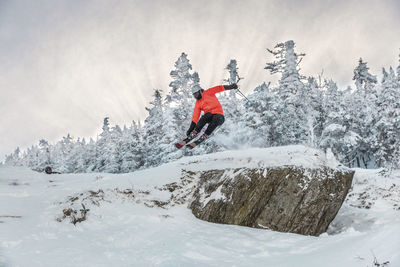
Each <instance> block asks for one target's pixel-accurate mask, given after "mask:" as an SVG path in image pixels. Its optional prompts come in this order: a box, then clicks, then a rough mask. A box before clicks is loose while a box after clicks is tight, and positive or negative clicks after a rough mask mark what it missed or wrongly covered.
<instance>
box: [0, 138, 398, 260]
mask: <svg viewBox="0 0 400 267" xmlns="http://www.w3.org/2000/svg"><path fill="white" fill-rule="evenodd" d="M289 164H290V166H289ZM323 166H328V167H330V168H332V169H337V168H339V169H341V168H342V167H341V166H339V164H338V163H337V162H336V161H335V160H334V159H333V158H331V157H330V154H329V153H328V154H325V153H323V152H322V151H320V150H315V149H311V148H307V147H303V146H289V147H277V148H270V149H247V150H238V151H225V152H221V153H215V154H207V155H203V156H196V157H186V158H182V159H180V160H178V161H176V162H172V163H168V164H164V165H162V166H159V167H157V168H152V169H147V170H141V171H137V172H134V173H127V174H109V173H90V174H87V173H86V174H54V175H47V174H45V173H37V172H33V171H31V170H28V169H26V168H19V167H6V166H2V167H0V266H71V265H74V266H111V265H112V266H232V265H236V266H265V265H268V266H307V267H309V266H357V267H358V266H359V267H365V266H367V265H368V266H369V265H372V263H373V261H374V257H375V256H376V258H377V259H378V261H379V262H381V263H382V262H386V261H390V265H391V266H398V265H399V263H400V257H399V254H398V251H399V250H400V247H399V243H398V240H399V233H400V231H399V227H398V225H399V223H400V221H399V216H398V213H399V209H398V203H399V201H400V191H399V188H400V182H399V181H400V173H397V174H396V175H397V176H389V177H385V176H382V175H381V174H380V172H379V171H377V170H358V169H357V170H356V174H355V176H354V181H353V187H352V189H351V190H350V193H349V194H348V197H347V198H346V201H345V202H344V204H343V206H342V208H341V209H340V211H339V213H338V214H337V216H336V218H335V219H334V221H333V222H332V223H331V225H330V227H329V229H328V231H327V232H326V233H324V234H321V235H319V237H314V236H305V235H298V234H291V233H281V232H277V231H271V230H262V229H255V228H250V227H241V226H236V225H223V224H214V223H208V222H205V221H202V220H199V219H197V218H195V216H193V215H192V212H191V211H190V209H188V204H189V203H191V201H192V192H194V191H195V190H196V185H197V184H198V183H199V182H200V176H201V174H202V173H203V172H207V171H209V170H219V171H225V170H226V169H232V170H233V169H235V168H250V169H253V168H276V167H288V168H289V167H298V168H305V169H306V168H311V169H318V168H323ZM344 170H346V169H344ZM221 189H222V188H221ZM217 192H218V191H216V193H215V194H213V195H212V196H210V198H214V199H218V198H219V197H223V194H222V192H221V195H218V194H217ZM74 223H75V224H74Z"/></svg>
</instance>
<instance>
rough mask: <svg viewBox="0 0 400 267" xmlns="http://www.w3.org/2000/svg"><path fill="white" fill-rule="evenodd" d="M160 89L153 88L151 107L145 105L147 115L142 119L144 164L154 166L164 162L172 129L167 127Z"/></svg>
mask: <svg viewBox="0 0 400 267" xmlns="http://www.w3.org/2000/svg"><path fill="white" fill-rule="evenodd" d="M161 93H162V91H161V90H154V94H153V97H154V99H153V101H152V102H150V104H151V107H146V110H147V111H148V113H149V115H148V116H147V118H146V120H145V121H144V129H143V132H144V136H145V137H146V138H145V140H144V145H145V152H146V156H145V157H146V162H145V166H146V167H149V166H156V165H159V164H161V163H162V162H164V160H165V159H164V157H165V153H166V148H167V146H169V145H170V143H171V141H172V140H170V139H172V138H171V137H170V134H169V132H170V131H173V129H169V128H168V124H166V122H168V120H167V119H166V115H165V113H164V108H163V102H162V95H161Z"/></svg>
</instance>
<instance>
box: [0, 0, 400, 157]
mask: <svg viewBox="0 0 400 267" xmlns="http://www.w3.org/2000/svg"><path fill="white" fill-rule="evenodd" d="M399 2H400V1H395V0H393V1H391V0H376V1H372V0H363V1H361V0H360V1H349V0H345V1H337V0H336V1H300V0H299V1H294V0H292V1H279V0H276V1H275V0H274V1H273V0H270V1H262V0H258V1H233V0H221V1H218V0H207V1H204V0H203V1H172V0H140V1H134V0H130V1H111V0H110V1H103V0H65V1H63V0H59V1H57V0H48V1H40V0H35V1H31V0H26V1H22V0H13V1H11V0H0V114H1V116H0V161H1V160H2V159H3V158H4V157H3V155H5V154H9V153H11V152H12V151H13V150H14V149H15V148H16V147H17V146H20V147H21V148H26V147H27V146H30V145H32V144H35V143H37V142H38V140H39V139H42V138H44V139H46V140H49V141H51V142H55V141H57V140H59V139H60V138H61V137H62V136H65V135H66V134H67V133H71V135H72V136H74V137H75V138H76V137H86V138H87V137H96V135H97V134H98V133H99V131H100V130H101V126H102V121H103V118H104V117H106V116H109V117H110V121H111V123H112V124H119V125H121V126H122V125H124V124H127V125H129V124H130V123H131V121H132V120H136V121H137V120H141V121H143V120H144V119H145V117H146V115H147V112H146V110H145V106H148V103H149V102H150V101H151V99H152V93H153V89H154V88H158V89H162V90H164V93H165V92H167V91H168V90H169V88H168V84H169V82H170V81H171V78H170V76H169V72H170V71H171V70H172V69H173V68H174V62H175V61H176V60H177V58H178V57H179V56H180V54H181V53H182V52H186V53H187V54H188V58H189V60H190V62H191V64H192V66H193V69H194V70H195V71H197V72H198V73H199V75H200V83H201V85H202V86H203V87H210V86H213V85H217V84H221V82H222V80H223V79H224V78H226V76H227V74H226V71H225V70H224V68H225V67H226V65H227V64H228V63H229V60H230V59H232V58H234V59H237V61H238V67H239V74H240V75H241V76H243V77H244V78H245V79H244V80H243V81H241V86H242V90H243V91H244V92H245V93H250V92H251V91H252V90H253V89H254V88H255V87H256V86H257V85H259V84H261V83H262V82H264V81H267V82H268V81H273V82H274V81H276V80H277V78H278V77H275V76H270V75H269V73H267V71H266V70H264V67H265V63H266V62H268V61H270V60H271V57H270V56H269V55H268V54H267V52H266V48H273V46H274V45H275V44H276V43H278V42H284V41H287V40H290V39H292V40H294V41H295V42H296V44H297V48H296V49H297V51H298V52H304V53H306V54H307V55H306V57H305V58H304V59H303V61H302V64H301V69H302V70H301V71H302V73H303V74H304V75H307V76H308V75H317V74H318V73H320V72H321V70H324V76H325V77H326V78H332V79H333V80H335V81H337V82H338V84H339V85H340V87H345V86H347V85H353V81H352V80H351V79H352V77H353V76H352V75H353V69H354V67H355V66H356V65H357V61H358V59H359V58H360V57H362V58H363V59H364V60H365V61H367V62H368V65H369V67H370V70H371V72H372V73H374V74H378V75H380V73H381V69H382V67H388V66H390V65H392V66H393V67H396V66H397V65H398V59H399V57H398V54H399V48H400V3H399Z"/></svg>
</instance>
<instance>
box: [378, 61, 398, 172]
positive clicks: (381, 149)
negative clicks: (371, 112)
mask: <svg viewBox="0 0 400 267" xmlns="http://www.w3.org/2000/svg"><path fill="white" fill-rule="evenodd" d="M382 72H383V78H382V90H381V91H380V94H379V96H378V100H377V108H378V112H377V114H379V116H378V118H377V121H376V123H375V125H374V127H373V129H374V133H373V137H374V139H373V147H374V149H375V156H376V162H377V165H378V166H389V165H391V164H392V163H393V162H395V160H396V159H395V158H394V157H395V154H396V149H397V146H398V145H399V140H400V83H399V82H398V81H397V79H396V74H395V72H394V70H393V69H392V68H390V71H389V73H387V72H386V70H385V69H384V68H383V71H382Z"/></svg>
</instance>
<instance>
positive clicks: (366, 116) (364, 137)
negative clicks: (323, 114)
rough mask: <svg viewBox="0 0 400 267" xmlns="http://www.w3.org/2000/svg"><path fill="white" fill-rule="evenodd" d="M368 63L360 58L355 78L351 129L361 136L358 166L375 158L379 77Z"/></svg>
mask: <svg viewBox="0 0 400 267" xmlns="http://www.w3.org/2000/svg"><path fill="white" fill-rule="evenodd" d="M368 70H369V68H368V67H367V63H366V62H363V61H362V59H361V58H360V60H359V64H358V66H357V67H356V68H355V70H354V77H353V80H354V81H355V85H356V90H355V91H354V92H353V104H352V105H353V107H354V108H353V110H351V112H352V123H351V125H350V127H351V130H352V131H353V132H355V133H357V134H358V135H359V136H360V139H359V140H358V141H359V143H358V144H357V146H358V148H357V156H356V157H355V161H356V166H357V167H361V166H363V167H365V168H366V167H368V165H369V164H371V160H373V154H374V151H373V150H372V149H371V146H370V143H371V142H372V140H371V139H370V138H371V137H372V128H373V125H374V124H375V120H376V117H377V114H376V106H375V105H376V100H377V90H376V83H377V79H376V77H375V76H374V75H372V74H370V73H369V71H368Z"/></svg>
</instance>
